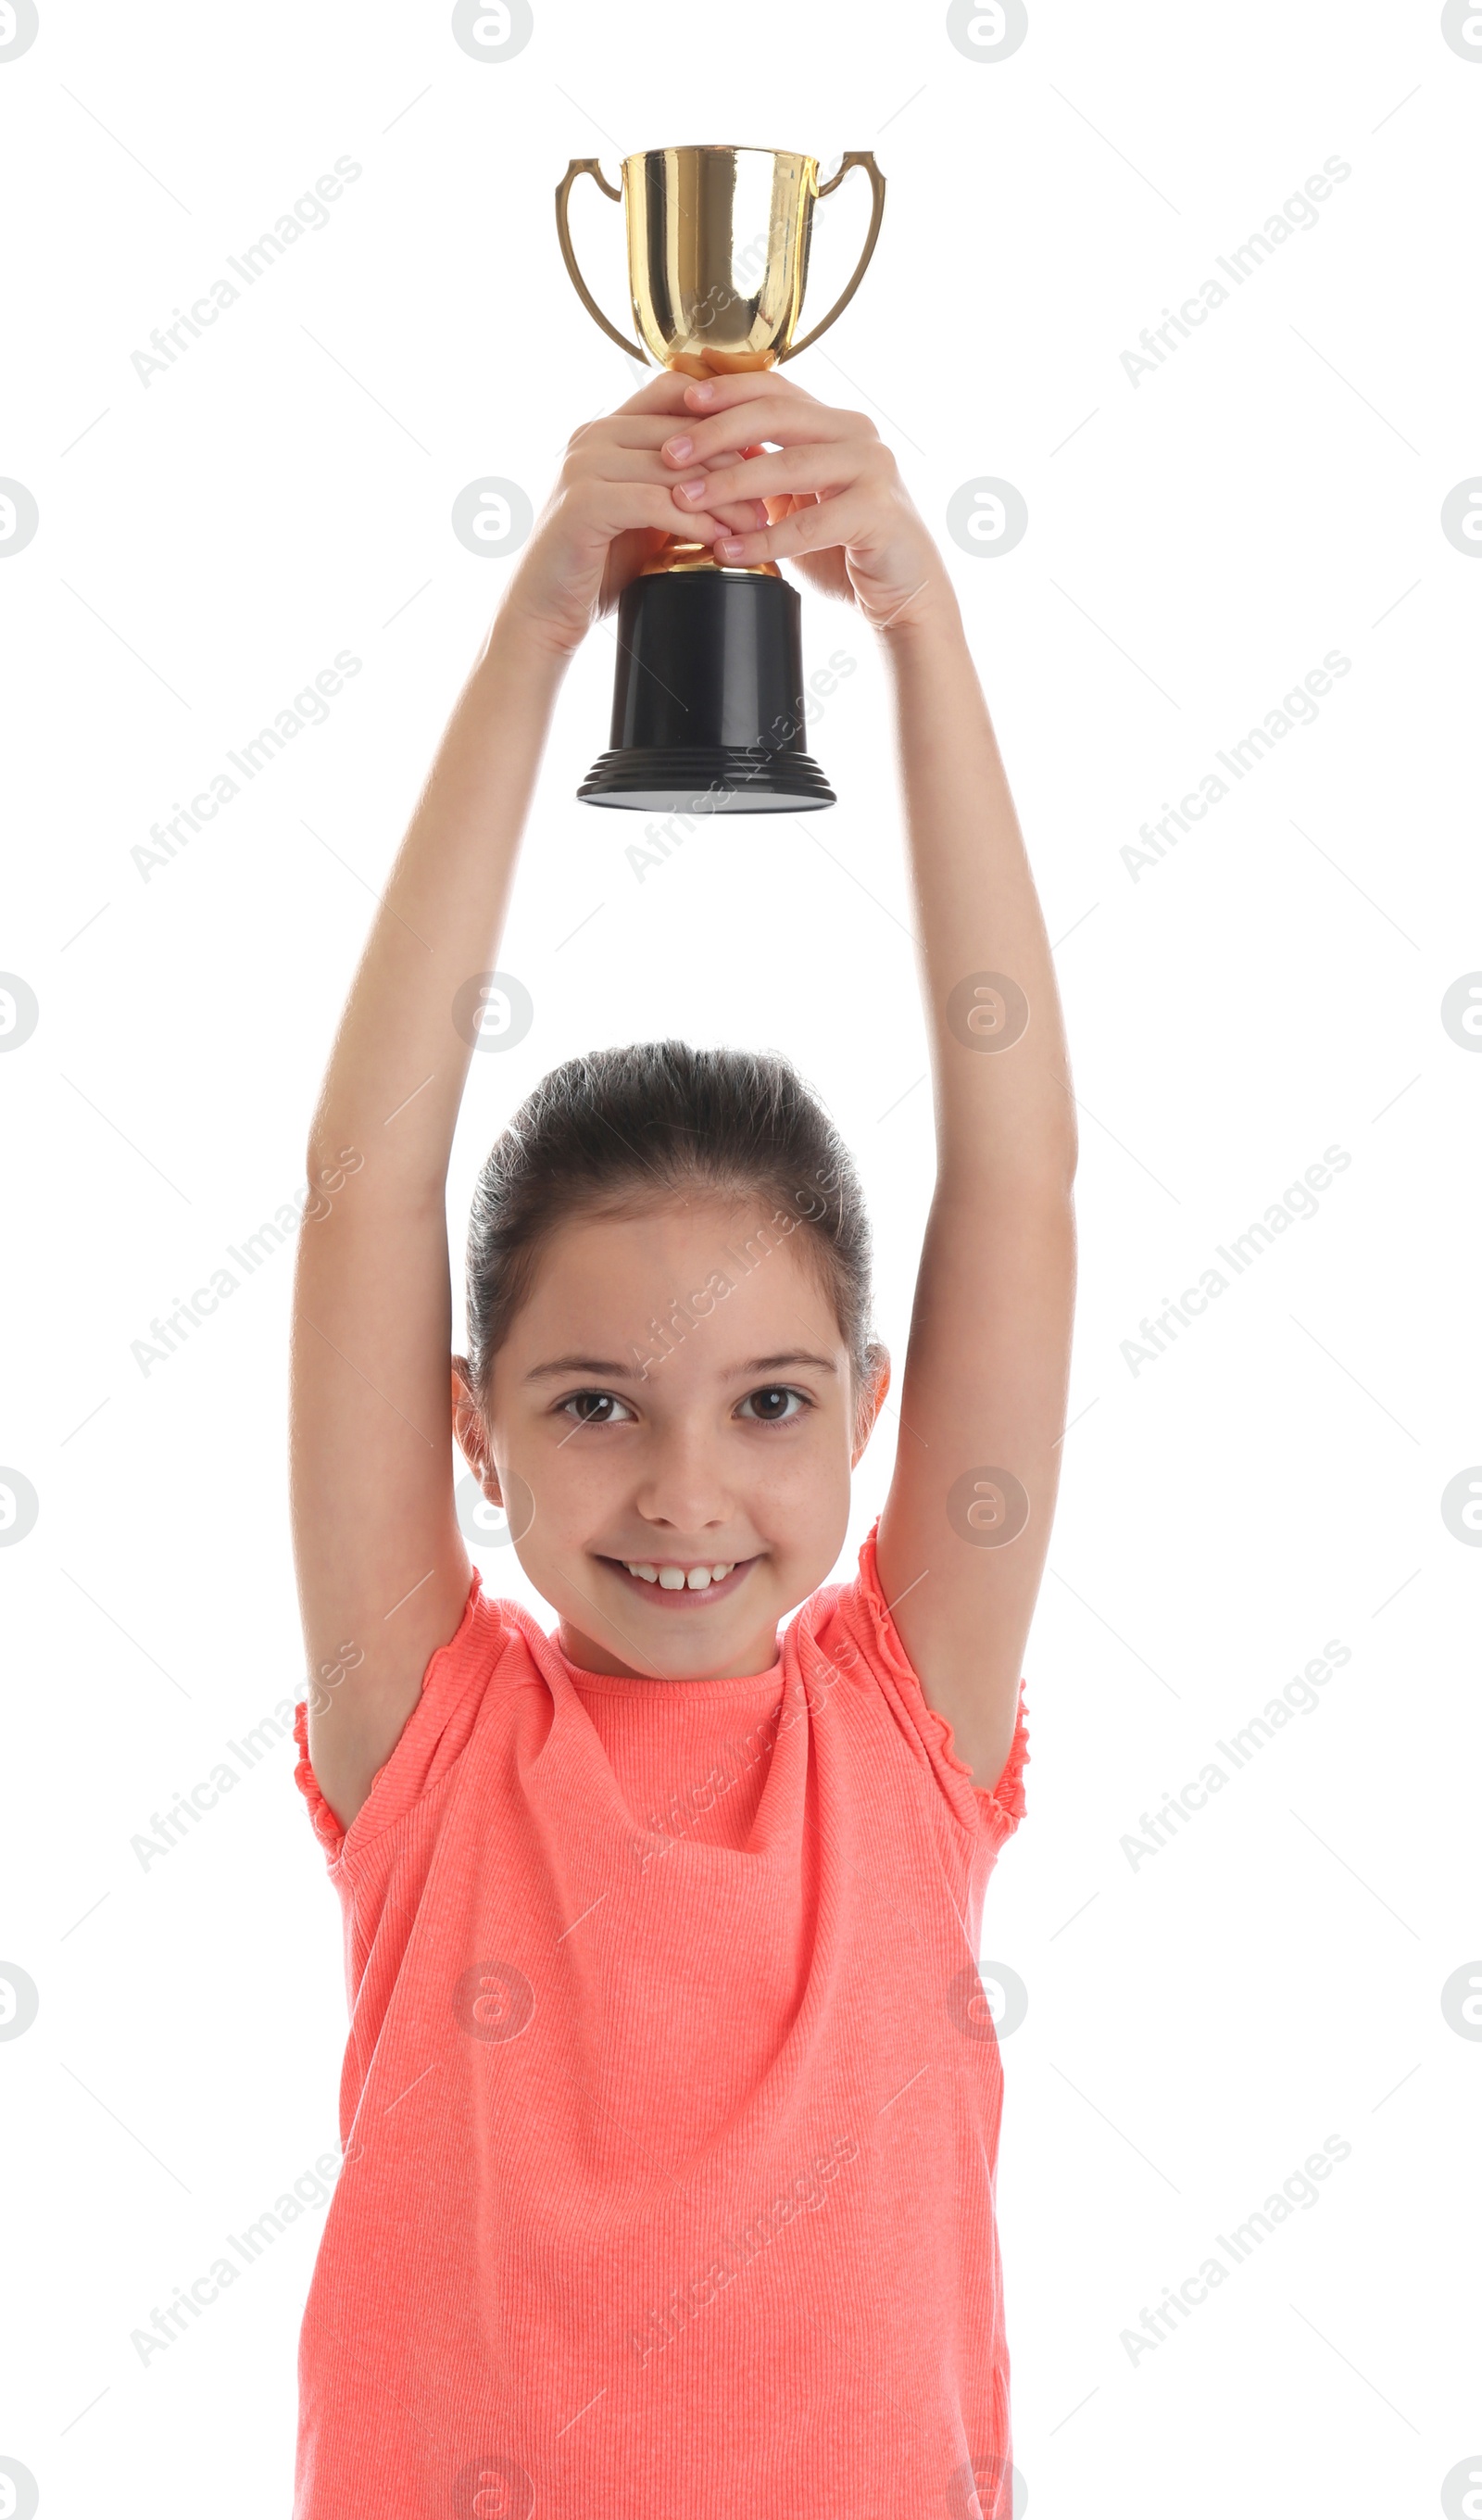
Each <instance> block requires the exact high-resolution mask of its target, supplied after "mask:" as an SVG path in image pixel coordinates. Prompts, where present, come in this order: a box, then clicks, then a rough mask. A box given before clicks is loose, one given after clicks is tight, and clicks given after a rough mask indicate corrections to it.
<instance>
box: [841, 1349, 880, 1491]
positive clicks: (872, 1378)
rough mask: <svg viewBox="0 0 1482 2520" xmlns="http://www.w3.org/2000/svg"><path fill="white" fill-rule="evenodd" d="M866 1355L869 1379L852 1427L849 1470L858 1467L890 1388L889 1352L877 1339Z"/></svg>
mask: <svg viewBox="0 0 1482 2520" xmlns="http://www.w3.org/2000/svg"><path fill="white" fill-rule="evenodd" d="M866 1353H867V1357H868V1363H869V1378H868V1380H867V1381H866V1382H865V1383H864V1384H863V1386H862V1388H861V1390H860V1396H859V1408H858V1414H857V1416H856V1418H855V1425H854V1452H853V1455H852V1457H851V1460H850V1464H849V1466H850V1468H851V1469H853V1468H855V1467H856V1466H857V1465H858V1463H859V1461H860V1458H861V1456H862V1454H863V1453H864V1450H865V1447H866V1445H867V1444H868V1443H869V1441H870V1438H871V1436H872V1434H873V1433H874V1432H875V1421H876V1418H877V1417H878V1416H879V1414H880V1410H881V1408H882V1406H883V1404H884V1398H885V1394H886V1392H887V1391H888V1390H889V1388H890V1350H889V1349H888V1348H887V1347H886V1346H884V1345H883V1343H882V1342H881V1341H880V1340H879V1339H872V1340H871V1342H870V1345H869V1348H868V1350H867V1351H866Z"/></svg>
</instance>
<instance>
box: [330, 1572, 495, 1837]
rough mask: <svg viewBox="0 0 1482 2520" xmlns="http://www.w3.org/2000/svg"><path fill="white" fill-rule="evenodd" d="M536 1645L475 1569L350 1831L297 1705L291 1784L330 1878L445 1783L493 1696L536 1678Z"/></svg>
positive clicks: (350, 1826)
mask: <svg viewBox="0 0 1482 2520" xmlns="http://www.w3.org/2000/svg"><path fill="white" fill-rule="evenodd" d="M534 1639H539V1640H540V1643H544V1642H545V1640H544V1639H543V1638H542V1637H541V1635H540V1631H539V1629H538V1628H537V1627H536V1625H535V1622H534V1620H533V1619H532V1618H531V1616H530V1614H529V1612H528V1611H527V1610H526V1609H525V1608H524V1607H523V1605H522V1604H521V1603H519V1602H517V1601H512V1600H505V1599H502V1598H500V1597H499V1596H497V1595H491V1594H488V1593H485V1591H484V1589H483V1579H482V1577H481V1575H480V1573H479V1571H478V1569H477V1567H476V1566H475V1567H474V1569H473V1572H472V1579H471V1581H470V1585H469V1592H468V1598H467V1599H466V1601H465V1603H464V1611H463V1616H462V1618H461V1619H460V1621H459V1624H458V1626H457V1628H456V1629H455V1631H454V1633H453V1635H452V1636H451V1637H449V1639H448V1640H447V1643H445V1644H441V1645H439V1646H438V1647H437V1648H436V1650H435V1652H433V1653H432V1654H431V1656H430V1657H429V1659H428V1662H427V1669H426V1671H425V1672H424V1674H423V1677H422V1688H421V1691H420V1694H419V1696H418V1698H417V1702H416V1704H415V1705H414V1706H413V1708H412V1711H411V1713H410V1714H409V1716H408V1717H407V1720H406V1723H405V1724H404V1726H403V1727H402V1730H401V1733H400V1734H399V1736H398V1738H397V1740H396V1743H395V1745H394V1747H393V1748H392V1750H391V1751H390V1753H389V1754H388V1756H387V1757H386V1759H385V1760H384V1762H383V1763H382V1766H381V1767H380V1768H379V1769H378V1770H377V1772H376V1775H375V1778H374V1779H373V1780H372V1784H371V1788H370V1791H369V1792H368V1794H367V1795H366V1798H365V1800H364V1802H363V1803H362V1804H361V1806H360V1808H359V1810H358V1811H357V1812H356V1814H355V1816H354V1818H353V1820H352V1821H351V1822H350V1824H349V1827H348V1828H346V1827H345V1826H344V1825H343V1824H342V1823H341V1822H340V1821H339V1820H338V1819H337V1816H336V1814H335V1813H334V1812H333V1811H332V1810H331V1808H330V1805H329V1804H328V1802H327V1801H326V1800H325V1797H324V1794H323V1792H322V1790H321V1788H320V1784H319V1780H318V1778H317V1777H316V1776H315V1774H314V1770H313V1765H312V1762H311V1760H310V1757H309V1744H308V1705H307V1701H306V1700H305V1699H302V1698H300V1699H299V1700H298V1703H297V1704H296V1706H295V1707H294V1710H293V1738H294V1741H295V1743H296V1744H297V1748H298V1764H297V1766H296V1768H295V1769H294V1771H293V1781H294V1783H295V1784H296V1785H297V1787H298V1790H299V1792H300V1793H301V1794H302V1795H303V1798H304V1801H305V1803H306V1804H307V1806H308V1814H309V1820H310V1823H311V1824H312V1826H313V1829H314V1834H315V1836H316V1837H317V1838H318V1839H319V1842H320V1844H321V1846H322V1847H323V1848H324V1850H325V1854H326V1856H327V1858H328V1860H329V1863H330V1867H331V1868H332V1870H333V1869H335V1868H337V1866H338V1865H339V1864H340V1863H341V1862H342V1861H343V1860H344V1859H345V1858H346V1857H348V1858H349V1859H350V1860H351V1861H353V1860H354V1859H355V1858H356V1857H358V1856H359V1855H361V1854H362V1853H363V1852H364V1851H365V1849H366V1848H367V1847H368V1846H369V1845H371V1844H372V1843H373V1842H374V1841H375V1840H376V1839H377V1838H379V1837H382V1835H383V1834H384V1832H385V1831H386V1830H387V1829H388V1828H390V1827H392V1826H393V1825H394V1824H395V1823H396V1822H398V1821H400V1820H402V1819H404V1818H405V1816H406V1815H407V1813H408V1812H410V1811H411V1810H412V1808H413V1807H414V1805H415V1804H417V1803H419V1802H421V1801H422V1800H424V1798H425V1797H426V1796H427V1795H428V1794H430V1793H431V1792H432V1790H433V1789H434V1787H435V1786H437V1785H439V1784H440V1783H442V1782H443V1780H444V1779H445V1778H446V1777H447V1776H448V1775H449V1774H450V1772H451V1771H452V1770H453V1769H454V1768H455V1767H456V1766H457V1764H458V1762H459V1760H460V1759H461V1758H462V1757H463V1755H464V1753H465V1751H466V1750H467V1749H468V1746H469V1744H470V1742H471V1740H472V1737H473V1734H474V1732H475V1730H476V1728H477V1726H478V1723H479V1720H480V1717H481V1716H482V1715H483V1714H484V1712H485V1710H486V1708H487V1705H488V1700H489V1696H490V1692H491V1690H497V1691H499V1692H500V1693H505V1692H507V1691H509V1690H511V1689H517V1688H519V1687H520V1686H521V1684H523V1683H528V1682H530V1681H532V1680H535V1679H537V1678H538V1664H537V1657H536V1654H535V1652H534V1651H533V1650H532V1641H533V1640H534Z"/></svg>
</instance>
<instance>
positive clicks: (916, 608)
mask: <svg viewBox="0 0 1482 2520" xmlns="http://www.w3.org/2000/svg"><path fill="white" fill-rule="evenodd" d="M683 409H684V413H685V418H684V422H683V425H682V426H681V427H676V428H675V429H674V430H673V432H672V433H671V434H669V435H667V436H666V437H665V438H664V440H663V444H662V450H661V451H662V455H663V460H664V462H665V464H666V465H667V466H668V467H669V468H670V471H671V473H677V474H678V475H679V481H678V484H677V486H676V488H675V492H674V505H675V507H676V508H677V509H678V510H679V511H680V512H681V513H682V514H685V515H689V514H691V513H692V512H693V511H694V510H696V509H703V511H704V513H705V515H706V516H707V517H710V516H718V517H722V519H723V521H727V522H728V520H726V510H727V507H728V505H730V504H734V503H736V502H744V501H745V499H746V498H747V497H748V495H749V496H759V497H760V498H761V499H763V500H764V501H765V503H766V513H767V517H768V522H767V523H766V524H765V525H760V524H758V526H756V527H753V528H751V529H749V530H747V529H745V528H735V527H729V524H728V530H727V531H726V532H723V533H722V534H721V535H719V536H718V537H717V536H712V535H711V534H710V533H709V532H708V531H707V532H706V534H705V537H704V539H705V540H706V541H707V542H710V541H712V540H713V541H714V543H715V550H716V556H717V558H718V559H721V560H731V561H741V562H747V561H759V560H774V561H776V560H795V561H796V562H797V564H798V566H799V568H800V569H801V570H802V572H803V575H804V576H805V577H806V578H807V579H808V580H809V582H810V583H811V584H812V585H814V586H821V587H822V588H823V589H824V591H825V593H826V594H828V595H838V596H842V597H843V598H844V599H845V601H848V600H849V599H851V598H852V599H853V601H854V602H855V603H856V604H857V605H858V606H859V607H860V610H861V611H862V612H863V614H864V616H865V618H866V620H867V621H868V622H869V623H870V625H871V627H872V628H873V629H876V630H888V629H890V628H892V627H896V628H898V627H904V626H913V625H915V624H916V623H918V622H920V621H921V620H923V619H925V618H927V617H928V616H929V615H930V614H932V613H935V612H939V611H941V610H943V609H944V608H946V609H949V610H950V608H951V607H952V606H953V604H954V602H955V598H954V596H953V591H952V581H951V579H950V577H949V576H948V573H947V570H946V567H945V565H944V563H943V561H942V556H941V554H940V552H939V551H938V550H937V548H936V545H935V543H934V542H933V541H932V539H931V536H930V535H929V534H928V533H927V531H926V528H925V526H924V525H923V523H922V522H921V517H920V516H919V515H918V513H917V511H916V509H915V507H914V506H913V504H912V502H911V499H910V497H909V495H908V493H907V491H906V488H905V485H904V483H903V482H902V480H901V477H900V474H899V472H897V471H896V465H895V458H894V456H893V455H892V454H891V452H890V449H889V448H888V446H884V445H882V444H881V442H880V439H879V436H878V433H877V432H876V427H875V424H874V422H873V421H869V420H867V419H866V418H865V417H864V414H863V413H862V412H857V411H832V410H831V409H830V407H829V405H828V404H827V403H821V402H816V401H815V400H814V398H813V396H812V394H808V393H804V392H803V390H802V388H801V386H799V385H795V384H792V383H790V382H788V381H787V380H786V378H784V377H781V376H779V375H778V373H777V371H776V369H775V368H771V369H763V370H760V371H754V370H753V371H748V372H747V373H745V374H743V375H740V376H728V377H712V378H706V379H705V380H704V381H703V382H696V383H687V384H685V385H684V387H683ZM763 439H771V440H773V441H774V443H775V444H776V445H777V446H778V447H780V448H781V450H782V451H781V453H780V454H771V453H769V452H767V451H766V450H765V449H764V448H762V447H760V446H759V445H758V444H757V443H756V441H760V440H763ZM748 459H749V460H748ZM701 473H703V474H704V476H705V477H704V480H703V484H702V486H695V487H693V488H692V487H690V486H687V485H691V484H694V485H698V484H699V476H700V475H701ZM674 530H679V528H675V529H674Z"/></svg>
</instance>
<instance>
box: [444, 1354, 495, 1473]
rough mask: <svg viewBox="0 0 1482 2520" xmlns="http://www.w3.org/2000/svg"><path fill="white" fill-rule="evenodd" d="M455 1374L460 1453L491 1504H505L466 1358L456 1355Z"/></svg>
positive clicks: (456, 1423) (454, 1410)
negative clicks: (474, 1395)
mask: <svg viewBox="0 0 1482 2520" xmlns="http://www.w3.org/2000/svg"><path fill="white" fill-rule="evenodd" d="M452 1374H453V1432H454V1433H455V1435H456V1436H457V1438H458V1444H459V1450H460V1451H461V1452H462V1454H463V1457H464V1460H465V1461H466V1462H467V1463H468V1465H469V1467H470V1469H471V1470H472V1473H473V1476H474V1477H475V1478H476V1479H477V1481H478V1483H479V1485H480V1487H481V1488H482V1489H483V1492H484V1494H485V1496H486V1497H488V1499H489V1500H490V1502H491V1504H494V1505H502V1504H503V1503H504V1499H503V1498H502V1497H501V1495H500V1493H499V1479H498V1476H497V1475H496V1472H495V1468H494V1456H493V1453H492V1452H491V1451H490V1449H489V1430H488V1428H487V1426H486V1425H485V1424H484V1418H483V1411H482V1410H481V1409H480V1408H479V1405H478V1403H477V1401H476V1400H475V1399H474V1397H473V1376H472V1369H471V1367H470V1364H469V1360H468V1358H467V1357H466V1356H455V1357H454V1359H453V1364H452Z"/></svg>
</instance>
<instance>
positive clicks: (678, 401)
mask: <svg viewBox="0 0 1482 2520" xmlns="http://www.w3.org/2000/svg"><path fill="white" fill-rule="evenodd" d="M694 382H695V379H694V378H693V377H687V376H682V375H681V373H680V371H679V370H678V368H661V369H660V370H659V372H658V374H657V375H656V376H655V377H653V378H652V379H651V382H649V383H648V384H646V385H640V387H639V389H638V391H637V393H636V394H630V396H629V398H628V400H627V401H626V402H623V403H619V404H618V406H617V409H618V411H624V412H651V411H656V412H666V411H680V412H682V411H687V410H688V409H689V405H688V404H687V403H686V401H685V394H686V392H687V391H688V389H689V387H690V386H691V385H692V384H693V383H694ZM605 417H612V418H615V417H616V415H615V414H610V415H605Z"/></svg>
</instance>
